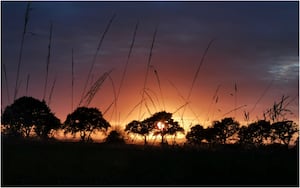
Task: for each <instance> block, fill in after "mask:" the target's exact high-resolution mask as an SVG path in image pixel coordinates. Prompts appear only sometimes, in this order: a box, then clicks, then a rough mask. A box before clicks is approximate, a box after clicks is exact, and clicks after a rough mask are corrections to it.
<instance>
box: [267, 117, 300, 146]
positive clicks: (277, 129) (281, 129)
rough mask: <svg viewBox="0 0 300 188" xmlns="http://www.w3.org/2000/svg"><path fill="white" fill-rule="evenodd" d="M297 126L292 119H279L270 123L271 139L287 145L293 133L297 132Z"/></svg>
mask: <svg viewBox="0 0 300 188" xmlns="http://www.w3.org/2000/svg"><path fill="white" fill-rule="evenodd" d="M297 127H298V126H297V125H296V123H294V122H293V121H280V122H276V123H273V124H272V125H271V135H270V136H271V139H272V141H273V142H276V141H278V142H279V143H283V144H284V145H286V146H288V145H289V144H290V141H291V139H292V137H293V135H294V134H295V133H296V132H298V128H297Z"/></svg>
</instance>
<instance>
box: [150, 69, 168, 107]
mask: <svg viewBox="0 0 300 188" xmlns="http://www.w3.org/2000/svg"><path fill="white" fill-rule="evenodd" d="M152 68H153V71H154V74H155V77H156V81H157V83H158V87H159V92H160V97H161V100H162V104H163V110H165V109H166V106H165V101H164V96H163V92H162V89H161V84H160V79H159V76H158V72H157V70H156V69H155V68H154V66H153V65H152Z"/></svg>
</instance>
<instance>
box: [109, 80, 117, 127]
mask: <svg viewBox="0 0 300 188" xmlns="http://www.w3.org/2000/svg"><path fill="white" fill-rule="evenodd" d="M108 78H109V80H110V82H111V85H112V88H113V93H114V106H115V108H114V109H113V112H112V114H111V117H110V120H111V119H112V117H113V115H114V112H115V121H116V122H117V118H118V117H117V116H118V113H117V93H116V87H115V84H114V81H113V79H112V78H111V76H110V75H108Z"/></svg>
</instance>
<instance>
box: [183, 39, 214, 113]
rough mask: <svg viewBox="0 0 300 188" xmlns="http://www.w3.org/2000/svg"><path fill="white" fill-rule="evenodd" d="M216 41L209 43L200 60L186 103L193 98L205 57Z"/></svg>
mask: <svg viewBox="0 0 300 188" xmlns="http://www.w3.org/2000/svg"><path fill="white" fill-rule="evenodd" d="M214 40H215V39H212V40H211V41H210V42H209V43H208V45H207V48H206V49H205V51H204V53H203V55H202V58H201V60H200V63H199V65H198V67H197V70H196V72H195V75H194V78H193V81H192V85H191V88H190V90H189V93H188V96H187V98H186V101H189V100H190V98H191V95H192V91H193V88H194V85H195V83H196V79H197V77H198V74H199V72H200V69H201V67H202V65H203V63H204V59H205V56H206V54H207V52H208V50H209V48H210V46H211V44H212V43H213V42H214ZM185 110H186V107H184V108H183V112H182V115H181V116H182V118H183V115H184V112H185Z"/></svg>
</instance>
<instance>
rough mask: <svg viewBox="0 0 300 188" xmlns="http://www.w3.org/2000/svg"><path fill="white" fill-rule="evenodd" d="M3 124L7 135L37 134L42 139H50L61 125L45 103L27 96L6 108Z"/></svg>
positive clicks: (27, 135)
mask: <svg viewBox="0 0 300 188" xmlns="http://www.w3.org/2000/svg"><path fill="white" fill-rule="evenodd" d="M1 123H2V125H3V126H4V133H5V134H8V135H15V136H24V137H29V136H30V135H31V134H32V133H35V134H36V135H37V136H38V137H41V138H48V137H49V134H50V132H51V131H52V130H54V129H57V128H59V127H60V125H61V123H60V120H59V119H58V118H57V117H56V116H55V115H54V114H53V113H52V112H51V110H50V108H49V107H48V106H47V104H46V103H45V101H39V100H38V99H35V98H33V97H26V96H24V97H21V98H19V99H17V100H15V101H14V103H13V104H12V105H9V106H7V107H6V108H5V110H4V112H3V114H2V118H1Z"/></svg>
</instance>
